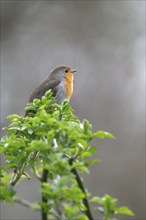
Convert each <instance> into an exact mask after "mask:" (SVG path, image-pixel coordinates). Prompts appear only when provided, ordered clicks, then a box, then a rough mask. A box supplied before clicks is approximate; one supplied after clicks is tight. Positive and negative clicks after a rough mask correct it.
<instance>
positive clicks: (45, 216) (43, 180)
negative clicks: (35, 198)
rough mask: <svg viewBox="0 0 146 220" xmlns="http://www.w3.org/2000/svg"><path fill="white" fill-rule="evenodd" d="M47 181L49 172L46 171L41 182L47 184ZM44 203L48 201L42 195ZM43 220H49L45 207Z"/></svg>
mask: <svg viewBox="0 0 146 220" xmlns="http://www.w3.org/2000/svg"><path fill="white" fill-rule="evenodd" d="M47 179H48V170H46V169H44V170H43V174H42V179H41V182H42V183H47ZM42 202H44V203H47V202H48V199H47V198H46V197H45V196H44V195H43V193H42ZM42 220H47V213H46V211H45V210H44V208H43V207H42Z"/></svg>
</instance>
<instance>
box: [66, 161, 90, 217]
mask: <svg viewBox="0 0 146 220" xmlns="http://www.w3.org/2000/svg"><path fill="white" fill-rule="evenodd" d="M69 163H70V165H72V164H73V159H72V158H70V160H69ZM72 173H73V174H74V175H75V178H76V181H77V183H78V186H79V188H80V189H81V190H82V192H83V193H84V194H85V198H84V199H83V203H84V205H85V207H86V210H85V211H84V212H85V214H86V215H87V217H88V218H89V220H94V218H93V216H92V212H91V209H90V206H89V202H88V198H87V193H86V190H85V188H84V185H83V181H82V180H81V178H80V175H79V174H78V172H77V170H76V169H75V168H73V169H72Z"/></svg>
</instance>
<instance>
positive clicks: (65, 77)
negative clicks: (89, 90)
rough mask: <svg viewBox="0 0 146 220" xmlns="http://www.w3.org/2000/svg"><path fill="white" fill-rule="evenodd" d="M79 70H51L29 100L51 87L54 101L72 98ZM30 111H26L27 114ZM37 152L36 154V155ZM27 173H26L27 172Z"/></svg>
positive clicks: (39, 95)
mask: <svg viewBox="0 0 146 220" xmlns="http://www.w3.org/2000/svg"><path fill="white" fill-rule="evenodd" d="M76 71H77V70H76V69H72V68H70V67H67V66H59V67H56V68H55V69H53V70H52V71H51V72H50V75H49V76H48V78H47V79H46V80H44V81H43V82H42V83H41V84H40V85H39V86H38V87H37V88H36V89H35V90H34V91H33V93H32V94H31V96H30V98H29V100H28V101H29V102H33V100H34V99H35V98H37V99H41V98H42V96H43V95H44V94H45V92H46V91H47V90H49V89H51V91H52V93H53V96H54V97H55V99H54V103H57V104H61V103H62V102H63V101H64V100H66V99H70V97H71V95H72V93H73V79H74V76H73V73H75V72H76ZM28 113H29V111H26V112H25V116H27V115H28ZM35 155H36V154H34V157H35ZM17 172H18V171H17V169H16V170H14V176H13V178H12V180H11V182H10V184H11V185H12V186H14V185H15V184H16V183H17V181H18V180H19V177H18V173H17ZM25 175H26V173H25Z"/></svg>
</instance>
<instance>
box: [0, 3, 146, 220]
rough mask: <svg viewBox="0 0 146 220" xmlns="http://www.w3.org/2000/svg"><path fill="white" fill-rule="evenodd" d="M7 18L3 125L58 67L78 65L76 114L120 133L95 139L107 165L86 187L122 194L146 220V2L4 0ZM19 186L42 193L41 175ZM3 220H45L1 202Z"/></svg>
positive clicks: (138, 218)
mask: <svg viewBox="0 0 146 220" xmlns="http://www.w3.org/2000/svg"><path fill="white" fill-rule="evenodd" d="M1 24H2V27H1V127H4V126H7V125H8V124H9V121H8V120H7V119H6V116H7V115H9V114H12V113H18V114H23V108H24V107H25V105H26V103H27V100H28V97H29V95H30V93H31V92H32V90H33V89H34V87H35V86H36V85H38V84H39V83H40V82H41V81H42V80H43V79H44V78H46V77H47V75H48V73H49V71H50V70H51V69H52V68H54V67H55V66H58V65H62V64H63V65H64V64H65V65H68V66H71V67H73V68H77V69H78V73H77V74H76V76H75V81H74V94H73V96H72V99H71V102H70V103H71V106H72V107H73V108H74V109H75V113H76V114H77V115H78V116H79V118H80V119H81V120H82V119H83V118H87V119H88V120H89V121H90V122H91V123H92V125H93V130H97V129H100V130H101V129H102V130H106V131H109V132H111V133H113V134H114V135H115V136H116V140H102V141H101V140H96V141H94V144H96V145H97V146H98V152H97V154H96V155H94V157H95V158H98V159H101V163H100V164H97V165H94V166H93V167H91V168H90V174H89V175H85V174H84V175H83V178H84V181H85V186H86V188H88V190H89V191H90V192H91V193H92V194H93V195H98V196H103V195H104V194H105V193H109V194H111V195H112V196H113V197H116V198H118V199H119V203H118V204H119V205H127V206H128V207H129V208H130V209H132V210H133V211H134V212H135V217H134V218H132V219H135V220H144V219H145V120H144V116H145V107H144V106H145V105H144V102H145V101H144V100H145V94H144V88H145V85H144V83H145V66H144V63H145V62H144V61H145V51H144V48H145V1H111V0H110V1H83V0H82V1H41V0H40V1H27V0H26V1H21V0H19V1H15V0H5V1H3V0H2V1H1ZM2 134H3V133H2ZM16 188H17V190H18V196H19V197H20V196H22V197H23V198H24V199H28V200H30V201H35V200H38V199H40V194H39V192H38V189H39V183H37V182H35V183H34V181H33V180H32V181H28V180H24V181H23V183H21V184H20V185H18V186H16ZM99 218H100V216H97V215H96V217H95V219H99ZM1 219H2V220H12V219H15V220H17V219H19V220H22V219H23V220H24V219H25V220H27V219H35V220H37V219H40V214H39V213H38V212H33V211H31V210H28V209H27V208H25V207H23V206H21V205H19V204H15V205H14V206H13V207H11V206H9V205H1ZM120 219H122V220H125V219H130V218H129V217H127V216H123V217H122V218H120Z"/></svg>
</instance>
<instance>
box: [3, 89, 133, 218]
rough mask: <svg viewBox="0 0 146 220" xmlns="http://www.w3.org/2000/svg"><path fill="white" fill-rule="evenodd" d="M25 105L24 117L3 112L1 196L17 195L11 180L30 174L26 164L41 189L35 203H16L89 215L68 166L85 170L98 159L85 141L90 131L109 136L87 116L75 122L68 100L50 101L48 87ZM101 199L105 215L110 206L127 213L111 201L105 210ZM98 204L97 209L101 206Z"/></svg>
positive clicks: (54, 213) (56, 214)
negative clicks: (7, 121) (96, 128)
mask: <svg viewBox="0 0 146 220" xmlns="http://www.w3.org/2000/svg"><path fill="white" fill-rule="evenodd" d="M26 111H28V115H27V116H26V117H23V116H19V115H17V114H13V115H10V116H8V118H9V119H10V120H11V124H10V125H9V126H8V127H7V128H5V130H6V133H7V135H6V136H4V137H3V138H2V139H1V141H0V152H1V153H2V154H3V155H4V157H5V160H6V165H4V166H3V167H1V177H2V179H3V181H1V194H0V199H1V200H3V201H5V202H9V203H11V204H12V203H13V201H16V198H15V197H14V195H15V191H14V189H13V187H12V186H14V185H15V184H17V183H18V182H20V180H21V179H23V177H24V176H25V177H28V178H30V176H29V175H28V174H27V173H26V171H27V170H28V169H30V170H31V171H32V173H33V174H34V175H35V176H36V178H37V179H38V180H39V181H41V190H40V191H41V194H42V197H43V199H42V201H38V202H37V203H34V204H33V203H31V204H30V203H29V202H26V201H25V202H23V200H22V201H21V202H20V203H21V204H24V205H26V204H27V206H28V207H30V208H33V209H35V207H37V209H38V207H39V208H41V209H42V212H43V213H45V214H46V216H51V217H52V218H53V219H56V218H57V219H58V218H59V219H70V220H71V219H76V220H77V219H78V220H87V219H91V218H90V217H89V216H88V210H87V209H88V208H89V207H88V205H87V202H86V201H87V199H88V196H87V194H86V191H85V190H84V188H83V187H81V185H82V184H79V182H78V181H77V179H78V178H77V177H76V176H75V172H73V170H75V169H76V170H79V171H82V172H85V173H88V172H89V170H88V166H89V165H92V164H94V163H97V162H99V160H92V159H91V157H92V155H93V154H94V153H95V152H96V150H97V149H96V147H95V146H92V145H90V141H91V140H92V139H94V138H95V137H97V138H114V136H113V135H112V134H110V133H108V132H105V131H96V132H95V133H94V132H92V126H91V124H90V123H89V122H88V121H87V120H83V122H80V120H79V119H78V118H77V117H76V116H75V115H74V114H73V109H72V108H71V107H70V105H69V103H68V101H64V102H63V103H62V104H61V105H57V104H53V97H52V93H51V92H50V91H48V92H46V94H45V96H43V97H42V99H41V100H39V99H34V101H33V103H29V104H28V105H27V107H26ZM11 168H14V169H15V175H14V177H13V178H12V180H11V184H10V185H9V184H8V178H7V177H6V176H7V175H6V174H8V171H9V170H10V169H11ZM10 175H11V174H10ZM81 182H82V180H81V179H80V183H81ZM107 199H108V198H107V196H106V200H107ZM101 201H102V199H101V200H100V201H99V200H98V202H99V203H100V202H101ZM109 201H112V199H111V198H110V199H109ZM17 202H18V199H17ZM100 205H101V207H102V209H103V216H104V217H105V216H106V215H108V217H110V216H111V210H112V209H114V214H116V212H117V213H121V214H128V215H130V214H131V213H132V212H130V210H129V212H128V209H127V210H126V207H124V208H122V207H120V208H115V207H114V206H113V205H112V206H111V207H110V209H109V210H110V212H109V211H108V212H106V211H105V209H107V205H105V204H104V203H100ZM98 210H99V211H100V212H101V208H100V209H98ZM81 211H82V212H83V214H81ZM112 212H113V211H112ZM122 212H123V213H122ZM126 212H127V213H126ZM42 218H43V219H45V218H44V217H42ZM46 219H47V218H46ZM105 219H106V220H107V219H108V218H105Z"/></svg>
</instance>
